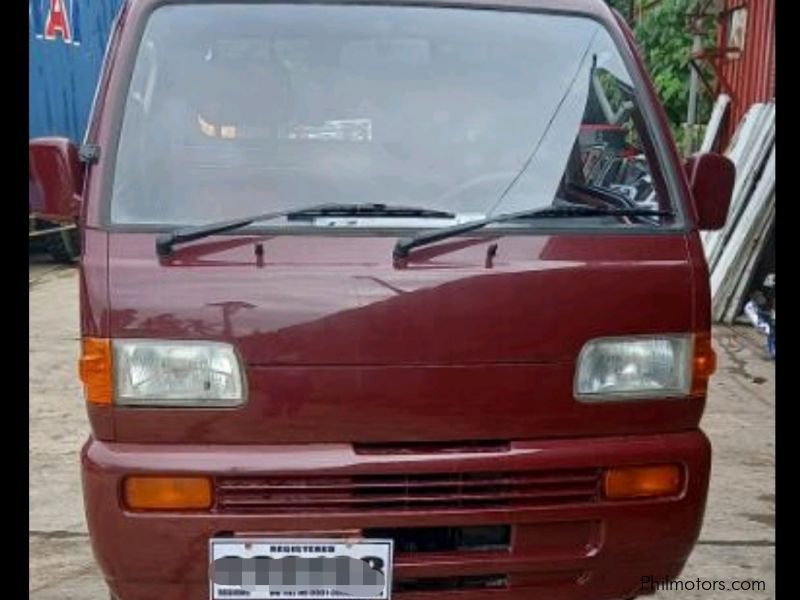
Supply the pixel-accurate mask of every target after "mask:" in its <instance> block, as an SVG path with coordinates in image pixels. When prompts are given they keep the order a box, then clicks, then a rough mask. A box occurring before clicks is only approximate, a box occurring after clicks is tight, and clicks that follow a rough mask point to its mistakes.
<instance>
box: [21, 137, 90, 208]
mask: <svg viewBox="0 0 800 600" xmlns="http://www.w3.org/2000/svg"><path fill="white" fill-rule="evenodd" d="M28 183H29V191H28V204H29V206H28V209H29V212H30V214H31V215H32V216H35V217H37V218H41V219H44V220H47V221H53V222H57V223H59V222H67V221H68V222H74V221H76V220H77V218H78V215H79V214H80V203H81V192H82V191H83V166H82V165H81V161H80V157H79V155H78V147H77V146H76V145H75V144H73V143H72V142H70V141H69V140H68V139H66V138H56V137H53V138H37V139H33V140H31V141H30V143H29V145H28Z"/></svg>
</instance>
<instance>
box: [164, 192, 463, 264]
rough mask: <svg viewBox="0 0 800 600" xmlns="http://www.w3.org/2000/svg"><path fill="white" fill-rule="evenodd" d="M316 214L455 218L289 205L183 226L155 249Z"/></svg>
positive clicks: (421, 211) (395, 209) (401, 210)
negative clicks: (259, 223) (257, 224)
mask: <svg viewBox="0 0 800 600" xmlns="http://www.w3.org/2000/svg"><path fill="white" fill-rule="evenodd" d="M315 216H370V217H372V216H391V217H427V218H442V219H452V218H455V215H454V214H453V213H449V212H445V211H441V210H433V209H427V208H418V207H414V206H391V205H386V204H357V203H353V204H337V203H328V204H315V205H313V206H308V207H306V208H289V209H286V210H281V211H275V212H268V213H261V214H258V215H253V216H250V217H242V218H240V219H232V220H229V221H218V222H216V223H209V224H207V225H197V226H192V227H182V228H180V229H176V230H175V231H171V232H169V233H165V234H162V235H159V236H158V237H157V238H156V252H157V253H158V255H159V256H169V255H170V254H171V253H172V250H173V248H174V247H175V246H176V245H178V244H185V243H187V242H192V241H194V240H199V239H202V238H206V237H209V236H212V235H216V234H218V233H225V232H228V231H234V230H236V229H241V228H242V227H246V226H247V225H251V224H252V223H256V222H260V221H270V220H272V219H279V218H281V217H287V218H288V219H290V220H296V219H305V218H309V217H315Z"/></svg>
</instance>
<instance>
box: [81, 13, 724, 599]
mask: <svg viewBox="0 0 800 600" xmlns="http://www.w3.org/2000/svg"><path fill="white" fill-rule="evenodd" d="M154 4H155V0H139V1H138V2H133V3H131V4H130V5H129V6H128V8H127V10H126V12H125V13H124V15H123V17H122V18H121V19H120V25H119V29H118V30H117V32H116V33H115V35H114V37H113V40H112V43H111V48H112V50H111V53H110V57H109V62H108V66H107V67H106V70H105V72H104V75H103V78H102V79H101V85H100V90H99V93H98V100H97V109H96V112H95V114H94V118H93V120H92V125H91V127H90V139H91V140H92V141H95V142H97V143H99V144H100V145H101V146H105V145H107V144H108V143H110V141H111V139H112V133H113V130H114V128H115V127H116V125H117V123H118V119H119V118H120V113H119V102H118V101H119V99H120V97H121V95H124V92H125V83H126V82H125V81H124V77H122V75H120V73H121V72H122V70H121V67H123V66H124V65H125V64H126V63H127V62H128V61H130V60H131V57H132V53H133V50H134V44H135V42H134V33H133V29H134V27H133V26H134V25H136V24H138V23H139V21H140V20H141V18H142V15H143V14H144V13H145V12H146V11H147V10H148V9H149V8H150V7H152V5H154ZM466 4H468V5H469V4H474V5H476V6H477V5H480V2H479V1H478V0H469V1H468V2H466ZM496 5H497V6H502V7H510V8H531V9H533V8H544V9H549V10H555V9H560V10H576V11H582V12H585V13H587V14H591V15H594V16H596V17H597V18H599V19H601V20H602V21H604V22H605V23H606V24H608V26H609V28H610V29H611V30H613V31H614V32H615V36H616V37H618V38H619V39H621V40H623V43H625V44H627V46H625V47H624V48H623V50H624V52H625V53H627V55H628V57H629V58H631V59H632V60H633V61H635V64H637V65H638V68H639V69H640V74H641V73H643V71H641V69H642V67H641V62H640V61H639V59H638V57H637V56H636V55H635V54H634V53H633V49H632V47H633V46H632V38H631V37H630V32H629V31H628V30H627V29H626V28H625V27H624V25H622V24H620V23H617V22H616V21H615V20H614V17H613V16H612V15H611V13H610V12H609V11H608V9H607V7H606V6H605V5H604V3H602V2H600V1H599V0H598V1H597V2H589V1H581V0H570V1H568V2H564V1H558V2H556V1H555V0H546V1H538V0H530V1H527V2H520V1H517V0H498V2H497V3H496ZM643 93H644V94H645V97H646V101H647V103H648V105H649V109H650V110H651V111H652V112H653V114H655V117H656V119H655V123H654V124H653V126H654V127H655V128H656V132H655V133H656V134H657V136H660V137H662V138H663V139H664V141H665V143H666V147H665V155H664V156H663V159H664V167H665V169H666V170H668V171H671V172H673V173H674V174H676V176H678V177H679V179H678V185H679V189H678V196H679V197H678V198H677V201H678V202H682V203H683V207H684V209H685V212H686V213H688V214H690V215H691V214H692V212H691V206H690V204H689V202H688V198H689V193H688V186H687V182H686V179H685V177H684V175H683V171H682V167H681V164H680V162H679V159H678V154H677V151H676V150H675V147H674V144H673V143H672V141H671V139H670V138H669V137H668V133H667V132H668V129H667V126H666V120H665V117H664V113H663V109H662V108H661V107H660V106H659V104H658V102H657V100H656V97H655V94H654V92H653V89H652V85H651V84H650V83H649V82H647V81H645V84H644V88H643ZM109 154H110V153H108V152H103V153H102V154H101V158H100V160H99V162H98V163H97V164H95V165H93V166H91V167H90V169H89V174H88V180H87V182H86V185H85V188H84V198H85V199H86V202H85V210H84V219H85V225H86V231H85V236H84V237H85V240H84V247H85V253H84V256H83V258H82V264H81V276H80V285H81V328H82V334H83V335H84V336H99V337H127V338H139V337H143V338H173V339H174V338H177V339H203V340H224V341H228V342H231V343H233V344H235V345H236V347H237V350H238V351H239V353H240V355H241V357H242V359H243V362H244V363H245V370H246V373H247V384H248V400H247V403H246V404H245V406H244V407H242V408H241V409H235V410H218V411H203V410H186V411H181V410H159V411H156V410H152V409H151V410H147V409H130V408H129V409H120V408H116V407H113V406H111V407H90V409H89V416H90V421H91V425H92V430H93V437H92V439H91V440H90V442H89V443H88V444H87V446H86V448H85V450H84V458H83V477H84V494H85V502H86V508H87V518H88V523H89V529H90V533H91V537H92V543H93V546H94V550H95V555H96V557H97V560H98V562H99V564H100V566H101V568H102V570H103V573H104V575H105V577H106V578H107V579H108V581H109V584H110V585H111V587H112V589H113V590H114V591H115V592H116V593H117V594H119V595H120V596H121V598H122V599H123V600H149V599H156V598H158V599H159V600H169V599H182V600H195V599H197V600H199V599H201V598H207V597H208V584H207V568H208V565H207V556H208V546H207V545H208V538H209V537H210V536H213V535H219V534H222V533H224V532H230V533H233V534H236V533H242V532H249V533H255V534H259V533H260V534H262V535H263V534H267V533H272V534H275V533H279V532H286V531H292V532H294V533H295V534H296V535H297V534H298V531H299V532H300V534H302V532H303V531H308V532H318V531H334V530H353V529H361V528H365V527H402V526H462V525H469V524H507V525H510V526H512V528H513V533H512V547H511V549H510V551H509V552H507V553H503V554H502V555H493V556H478V555H474V554H471V555H470V554H467V553H450V554H449V555H438V556H431V555H424V554H417V555H406V556H398V557H397V563H398V564H397V572H396V575H395V576H396V577H397V578H401V579H402V578H411V577H426V576H440V577H444V576H452V575H458V574H467V573H471V574H491V573H497V572H502V573H507V574H508V575H509V587H508V588H507V589H504V590H495V591H494V592H493V593H492V597H496V598H498V599H503V600H521V599H526V600H529V599H530V598H531V597H543V598H547V599H548V600H557V599H559V598H564V599H572V600H580V599H592V600H600V599H603V598H620V597H626V596H631V595H633V594H635V593H636V592H637V591H638V590H639V588H640V583H641V577H642V576H645V575H656V576H675V575H677V574H678V573H679V571H680V569H681V567H682V565H683V563H684V561H685V560H686V558H687V556H688V555H689V552H690V551H691V549H692V546H693V544H694V542H695V540H696V538H697V535H698V533H699V530H700V525H701V522H702V515H703V510H704V506H705V497H706V490H707V485H708V473H709V460H710V456H709V452H710V450H709V446H708V442H707V440H706V439H705V437H704V436H703V434H702V433H700V431H699V429H698V425H699V420H700V417H701V414H702V410H703V405H704V401H705V398H704V397H696V398H689V399H672V400H659V401H651V402H642V403H639V404H636V405H633V404H629V403H619V404H606V405H602V404H581V403H578V402H576V401H575V400H574V398H573V395H572V381H573V374H574V362H575V357H576V356H577V353H578V351H579V350H580V348H581V347H582V345H583V344H584V343H585V342H586V341H587V340H589V339H591V338H594V337H600V336H606V335H626V334H645V333H678V332H691V331H708V329H709V327H710V317H709V292H708V280H707V278H708V272H707V267H706V265H705V262H704V258H703V253H702V248H701V246H700V243H699V238H698V236H697V232H696V231H691V232H689V233H686V234H681V233H674V234H667V235H664V234H652V235H591V234H586V233H584V234H579V233H575V234H571V235H538V236H535V235H519V236H511V235H497V234H495V235H493V236H491V237H490V236H489V234H488V233H486V232H484V233H483V234H477V235H474V236H469V237H462V238H458V239H454V240H451V241H447V242H443V243H440V244H437V245H435V246H430V247H426V248H421V249H419V250H418V251H415V252H414V253H413V254H412V256H411V257H410V259H409V261H408V263H407V265H406V266H405V267H404V268H400V267H398V266H397V265H394V264H393V263H392V260H391V250H392V246H393V244H394V242H395V238H393V237H390V236H373V237H365V236H358V237H356V236H346V235H342V236H331V235H328V236H313V237H311V236H289V235H282V236H273V237H258V238H257V237H255V236H239V237H235V236H226V237H219V238H216V239H213V240H209V241H204V242H203V243H197V244H193V245H187V246H186V247H182V248H180V249H179V250H177V251H176V252H175V253H174V255H173V256H171V257H170V258H168V259H166V260H163V261H160V260H159V259H158V258H157V256H156V253H155V248H154V245H155V239H154V238H155V236H154V235H153V234H149V233H121V232H119V231H105V230H104V229H103V226H102V220H101V204H102V200H103V198H102V194H103V190H104V189H105V185H106V184H107V181H108V178H109V177H110V175H111V173H110V171H111V168H110V167H111V163H110V162H109V158H108V156H109ZM256 239H258V240H259V241H260V242H261V243H262V244H263V247H264V257H263V264H262V265H259V264H258V263H257V259H256V256H255V253H254V241H255V240H256ZM492 243H495V244H497V254H496V256H495V258H494V260H493V261H492V263H491V267H490V268H489V267H487V263H486V254H487V249H488V246H489V245H490V244H492ZM474 440H499V441H507V442H509V443H510V450H509V451H508V452H482V453H475V454H469V453H465V452H460V453H455V454H447V455H443V454H439V453H435V452H427V453H425V452H423V453H419V454H410V455H385V454H381V455H364V454H358V453H356V452H355V451H354V449H353V443H355V442H362V443H365V442H383V443H385V442H397V443H409V442H415V441H429V442H447V441H453V442H460V441H474ZM659 462H669V463H673V462H677V463H680V464H682V465H683V467H684V469H685V472H686V483H685V488H684V490H683V492H682V493H681V494H680V495H679V496H677V497H673V498H665V499H660V500H650V501H641V500H640V501H632V502H619V503H612V502H606V501H602V500H596V501H594V502H593V503H591V504H588V505H586V504H584V505H570V504H557V505H554V506H550V507H547V506H536V507H531V508H524V507H506V508H481V509H470V508H463V507H462V508H460V509H451V510H446V509H431V510H427V511H415V510H412V511H385V510H384V511H373V512H369V513H367V512H364V513H363V514H355V515H354V514H352V513H351V514H347V515H343V514H336V513H320V514H315V515H314V514H312V515H309V514H303V515H302V517H300V516H298V515H292V514H286V515H280V516H275V515H266V514H247V515H241V514H227V513H226V514H221V513H219V512H216V510H211V511H208V512H205V513H195V514H177V515H176V514H172V515H170V514H153V515H145V514H132V513H128V512H126V511H125V510H124V509H123V508H122V507H121V504H120V498H119V490H120V484H121V480H122V478H123V477H124V476H125V475H128V474H133V473H156V472H157V473H167V474H170V473H172V474H189V473H195V474H205V475H208V476H210V477H221V476H226V475H227V476H230V475H241V476H244V475H254V476H259V475H261V476H266V475H276V474H282V475H295V476H298V475H308V476H319V475H341V476H342V477H347V476H350V475H355V474H362V475H364V474H377V475H380V474H389V473H393V474H398V473H409V474H413V473H441V472H453V473H462V472H499V471H517V470H519V471H530V470H544V471H549V470H554V469H579V468H587V467H589V468H597V469H602V468H604V467H610V466H618V465H626V464H649V463H659ZM543 530H546V531H547V532H548V535H547V537H548V538H549V539H548V540H545V541H542V540H541V539H540V536H541V532H542V531H543ZM121 541H124V543H122V542H121ZM486 595H487V594H486V592H463V593H459V594H458V595H455V594H448V593H444V592H438V593H434V594H433V595H431V594H428V595H420V594H406V595H402V596H400V595H398V596H397V597H398V598H403V600H422V599H423V598H427V599H429V600H430V599H431V598H434V597H435V598H448V597H453V598H456V597H457V598H458V599H459V600H476V599H478V598H481V599H482V598H485V597H486Z"/></svg>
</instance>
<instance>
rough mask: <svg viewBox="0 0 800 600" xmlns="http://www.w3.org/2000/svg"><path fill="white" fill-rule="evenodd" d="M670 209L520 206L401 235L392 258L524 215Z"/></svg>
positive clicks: (656, 213) (644, 213)
mask: <svg viewBox="0 0 800 600" xmlns="http://www.w3.org/2000/svg"><path fill="white" fill-rule="evenodd" d="M672 216H674V215H673V213H671V212H669V211H660V210H652V209H648V208H593V207H591V206H587V207H580V206H575V207H572V208H538V209H530V210H523V211H519V212H513V213H506V214H502V215H496V216H494V217H488V218H486V219H480V220H477V221H470V222H469V223H461V224H459V225H452V226H450V227H441V228H439V229H434V230H433V231H427V232H424V233H420V234H417V235H415V236H414V237H411V238H401V239H399V240H397V243H396V244H395V246H394V252H393V256H394V258H395V259H401V258H406V257H407V256H408V254H409V252H410V251H411V250H413V249H414V248H419V247H420V246H426V245H428V244H432V243H434V242H439V241H442V240H446V239H448V238H451V237H454V236H456V235H459V234H462V233H468V232H470V231H475V230H477V229H481V228H483V227H486V226H487V225H490V224H492V223H503V222H507V221H517V220H525V219H531V220H533V219H560V218H564V217H568V218H583V217H672Z"/></svg>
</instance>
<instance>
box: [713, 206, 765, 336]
mask: <svg viewBox="0 0 800 600" xmlns="http://www.w3.org/2000/svg"><path fill="white" fill-rule="evenodd" d="M774 223H775V200H774V198H773V199H772V200H771V201H770V208H769V211H768V213H767V217H766V219H765V220H764V226H763V228H761V230H760V231H759V232H758V234H757V236H756V238H755V240H756V241H755V243H754V248H753V252H751V253H750V257H749V258H748V260H747V263H746V265H745V268H744V269H743V271H742V274H741V275H740V276H739V282H738V284H737V285H736V289H735V290H734V292H733V294H731V296H730V297H729V300H728V306H727V307H725V312H724V313H723V314H722V319H721V320H722V321H723V322H724V323H733V322H735V321H736V318H737V317H738V316H739V315H740V314H741V312H742V307H743V306H744V302H745V297H744V296H745V294H746V293H747V291H748V290H749V289H750V286H751V285H752V283H753V276H754V275H755V270H756V268H757V267H758V265H759V261H760V260H761V257H762V255H763V254H764V246H765V244H766V243H767V237H768V236H769V232H770V231H771V230H772V227H773V225H774Z"/></svg>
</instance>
